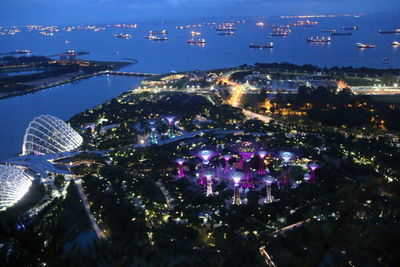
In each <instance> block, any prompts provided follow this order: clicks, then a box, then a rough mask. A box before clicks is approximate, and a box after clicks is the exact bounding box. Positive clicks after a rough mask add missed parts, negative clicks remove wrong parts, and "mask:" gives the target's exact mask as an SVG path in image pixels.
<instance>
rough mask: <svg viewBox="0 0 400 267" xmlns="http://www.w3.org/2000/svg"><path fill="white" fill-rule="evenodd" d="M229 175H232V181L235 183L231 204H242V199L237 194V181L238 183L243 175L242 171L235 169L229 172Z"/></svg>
mask: <svg viewBox="0 0 400 267" xmlns="http://www.w3.org/2000/svg"><path fill="white" fill-rule="evenodd" d="M231 177H232V180H233V182H234V183H235V187H234V191H233V201H232V204H233V205H240V204H242V200H241V199H240V194H239V188H240V186H239V183H240V180H241V179H242V177H243V173H242V172H238V171H235V172H232V173H231Z"/></svg>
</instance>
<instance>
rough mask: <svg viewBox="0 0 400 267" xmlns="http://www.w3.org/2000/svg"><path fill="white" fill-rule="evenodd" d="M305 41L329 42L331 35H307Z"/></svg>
mask: <svg viewBox="0 0 400 267" xmlns="http://www.w3.org/2000/svg"><path fill="white" fill-rule="evenodd" d="M307 42H309V43H330V42H331V37H329V36H328V37H325V36H322V37H321V38H319V37H318V36H317V37H309V38H307Z"/></svg>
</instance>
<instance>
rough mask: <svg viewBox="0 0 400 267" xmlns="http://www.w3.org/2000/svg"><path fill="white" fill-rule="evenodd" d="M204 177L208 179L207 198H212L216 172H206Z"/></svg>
mask: <svg viewBox="0 0 400 267" xmlns="http://www.w3.org/2000/svg"><path fill="white" fill-rule="evenodd" d="M204 176H205V177H206V180H207V191H206V196H207V197H208V196H212V195H213V190H212V178H213V176H214V172H212V171H206V172H205V173H204Z"/></svg>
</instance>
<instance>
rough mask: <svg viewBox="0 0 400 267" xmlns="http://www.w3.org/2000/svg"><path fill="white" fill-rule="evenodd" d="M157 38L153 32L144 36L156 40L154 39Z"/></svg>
mask: <svg viewBox="0 0 400 267" xmlns="http://www.w3.org/2000/svg"><path fill="white" fill-rule="evenodd" d="M156 38H157V36H155V35H152V34H150V35H148V36H145V37H144V39H149V40H154V39H156Z"/></svg>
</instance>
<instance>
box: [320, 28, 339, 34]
mask: <svg viewBox="0 0 400 267" xmlns="http://www.w3.org/2000/svg"><path fill="white" fill-rule="evenodd" d="M321 32H328V33H332V32H336V30H334V29H333V30H322V31H321Z"/></svg>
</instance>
